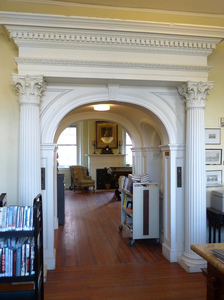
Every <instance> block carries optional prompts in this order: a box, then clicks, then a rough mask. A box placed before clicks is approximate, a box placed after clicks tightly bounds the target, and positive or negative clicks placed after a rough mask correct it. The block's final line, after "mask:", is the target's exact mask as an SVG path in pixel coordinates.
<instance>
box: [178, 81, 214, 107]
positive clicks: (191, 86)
mask: <svg viewBox="0 0 224 300" xmlns="http://www.w3.org/2000/svg"><path fill="white" fill-rule="evenodd" d="M213 86H214V82H212V81H207V82H201V81H199V82H193V81H188V82H185V83H184V84H182V85H181V86H179V87H178V88H177V89H178V92H179V94H180V95H181V97H182V99H183V100H184V101H185V102H186V108H187V109H188V108H204V107H205V101H206V100H207V99H206V96H207V95H208V94H209V92H210V91H211V90H212V88H213Z"/></svg>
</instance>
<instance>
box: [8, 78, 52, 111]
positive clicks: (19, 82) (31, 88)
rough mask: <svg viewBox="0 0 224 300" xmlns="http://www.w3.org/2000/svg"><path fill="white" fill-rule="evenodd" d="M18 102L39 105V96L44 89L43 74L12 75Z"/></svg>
mask: <svg viewBox="0 0 224 300" xmlns="http://www.w3.org/2000/svg"><path fill="white" fill-rule="evenodd" d="M12 78H13V82H14V84H15V87H16V90H17V93H18V96H19V102H20V104H32V105H38V106H39V105H40V98H41V96H42V93H43V91H44V90H45V86H46V85H45V81H44V79H43V76H29V75H26V76H21V75H17V74H13V75H12Z"/></svg>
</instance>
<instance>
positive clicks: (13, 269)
mask: <svg viewBox="0 0 224 300" xmlns="http://www.w3.org/2000/svg"><path fill="white" fill-rule="evenodd" d="M12 256H13V259H12V261H13V263H12V276H16V249H13V252H12Z"/></svg>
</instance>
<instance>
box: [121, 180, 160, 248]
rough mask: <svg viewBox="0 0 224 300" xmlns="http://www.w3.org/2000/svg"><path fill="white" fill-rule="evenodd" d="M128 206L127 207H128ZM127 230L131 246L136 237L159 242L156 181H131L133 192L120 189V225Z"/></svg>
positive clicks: (157, 189)
mask: <svg viewBox="0 0 224 300" xmlns="http://www.w3.org/2000/svg"><path fill="white" fill-rule="evenodd" d="M128 206H129V207H128ZM123 228H125V229H126V230H128V231H129V233H130V236H131V237H132V240H130V242H129V246H130V247H132V246H133V245H134V242H135V240H136V239H155V242H156V243H158V242H159V187H158V184H157V183H151V182H150V183H133V194H132V193H131V192H130V191H128V190H124V189H122V190H121V225H120V226H119V230H120V231H122V230H123Z"/></svg>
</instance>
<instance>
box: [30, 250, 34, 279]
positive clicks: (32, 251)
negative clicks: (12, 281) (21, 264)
mask: <svg viewBox="0 0 224 300" xmlns="http://www.w3.org/2000/svg"><path fill="white" fill-rule="evenodd" d="M34 260H35V246H34V245H33V244H31V247H30V275H34V274H35V267H34Z"/></svg>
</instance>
